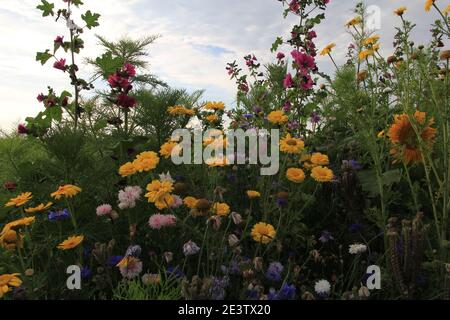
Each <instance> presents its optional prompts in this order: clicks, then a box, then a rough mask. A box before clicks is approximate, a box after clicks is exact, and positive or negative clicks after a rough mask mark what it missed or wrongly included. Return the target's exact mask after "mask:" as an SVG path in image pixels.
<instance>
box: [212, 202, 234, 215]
mask: <svg viewBox="0 0 450 320" xmlns="http://www.w3.org/2000/svg"><path fill="white" fill-rule="evenodd" d="M212 209H213V211H214V213H215V214H216V215H218V216H222V217H223V216H227V215H228V214H229V213H230V206H229V205H227V204H226V203H220V202H217V203H214V205H213V208H212Z"/></svg>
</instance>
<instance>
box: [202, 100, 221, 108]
mask: <svg viewBox="0 0 450 320" xmlns="http://www.w3.org/2000/svg"><path fill="white" fill-rule="evenodd" d="M203 108H204V109H206V110H224V109H225V103H223V102H221V101H210V102H207V103H206V104H205V105H204V106H203Z"/></svg>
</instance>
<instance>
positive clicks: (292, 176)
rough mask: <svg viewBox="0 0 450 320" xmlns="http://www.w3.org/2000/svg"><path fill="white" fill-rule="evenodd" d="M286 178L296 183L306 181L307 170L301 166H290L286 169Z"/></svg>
mask: <svg viewBox="0 0 450 320" xmlns="http://www.w3.org/2000/svg"><path fill="white" fill-rule="evenodd" d="M286 178H287V179H288V180H289V181H291V182H295V183H301V182H303V181H305V172H304V171H303V170H302V169H299V168H289V169H287V171H286Z"/></svg>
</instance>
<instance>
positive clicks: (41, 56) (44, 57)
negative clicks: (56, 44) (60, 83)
mask: <svg viewBox="0 0 450 320" xmlns="http://www.w3.org/2000/svg"><path fill="white" fill-rule="evenodd" d="M51 57H53V55H52V54H51V53H50V50H48V49H47V50H45V52H38V53H37V54H36V61H40V62H41V64H42V65H44V64H45V63H46V62H47V61H48V60H49V59H50V58H51Z"/></svg>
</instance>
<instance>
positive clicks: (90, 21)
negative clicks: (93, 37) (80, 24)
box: [81, 10, 100, 29]
mask: <svg viewBox="0 0 450 320" xmlns="http://www.w3.org/2000/svg"><path fill="white" fill-rule="evenodd" d="M98 18H100V15H99V14H98V13H92V12H91V10H88V11H86V13H85V14H82V15H81V19H83V20H84V22H86V27H88V29H92V28H93V27H98V26H99V25H100V24H99V23H98Z"/></svg>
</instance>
